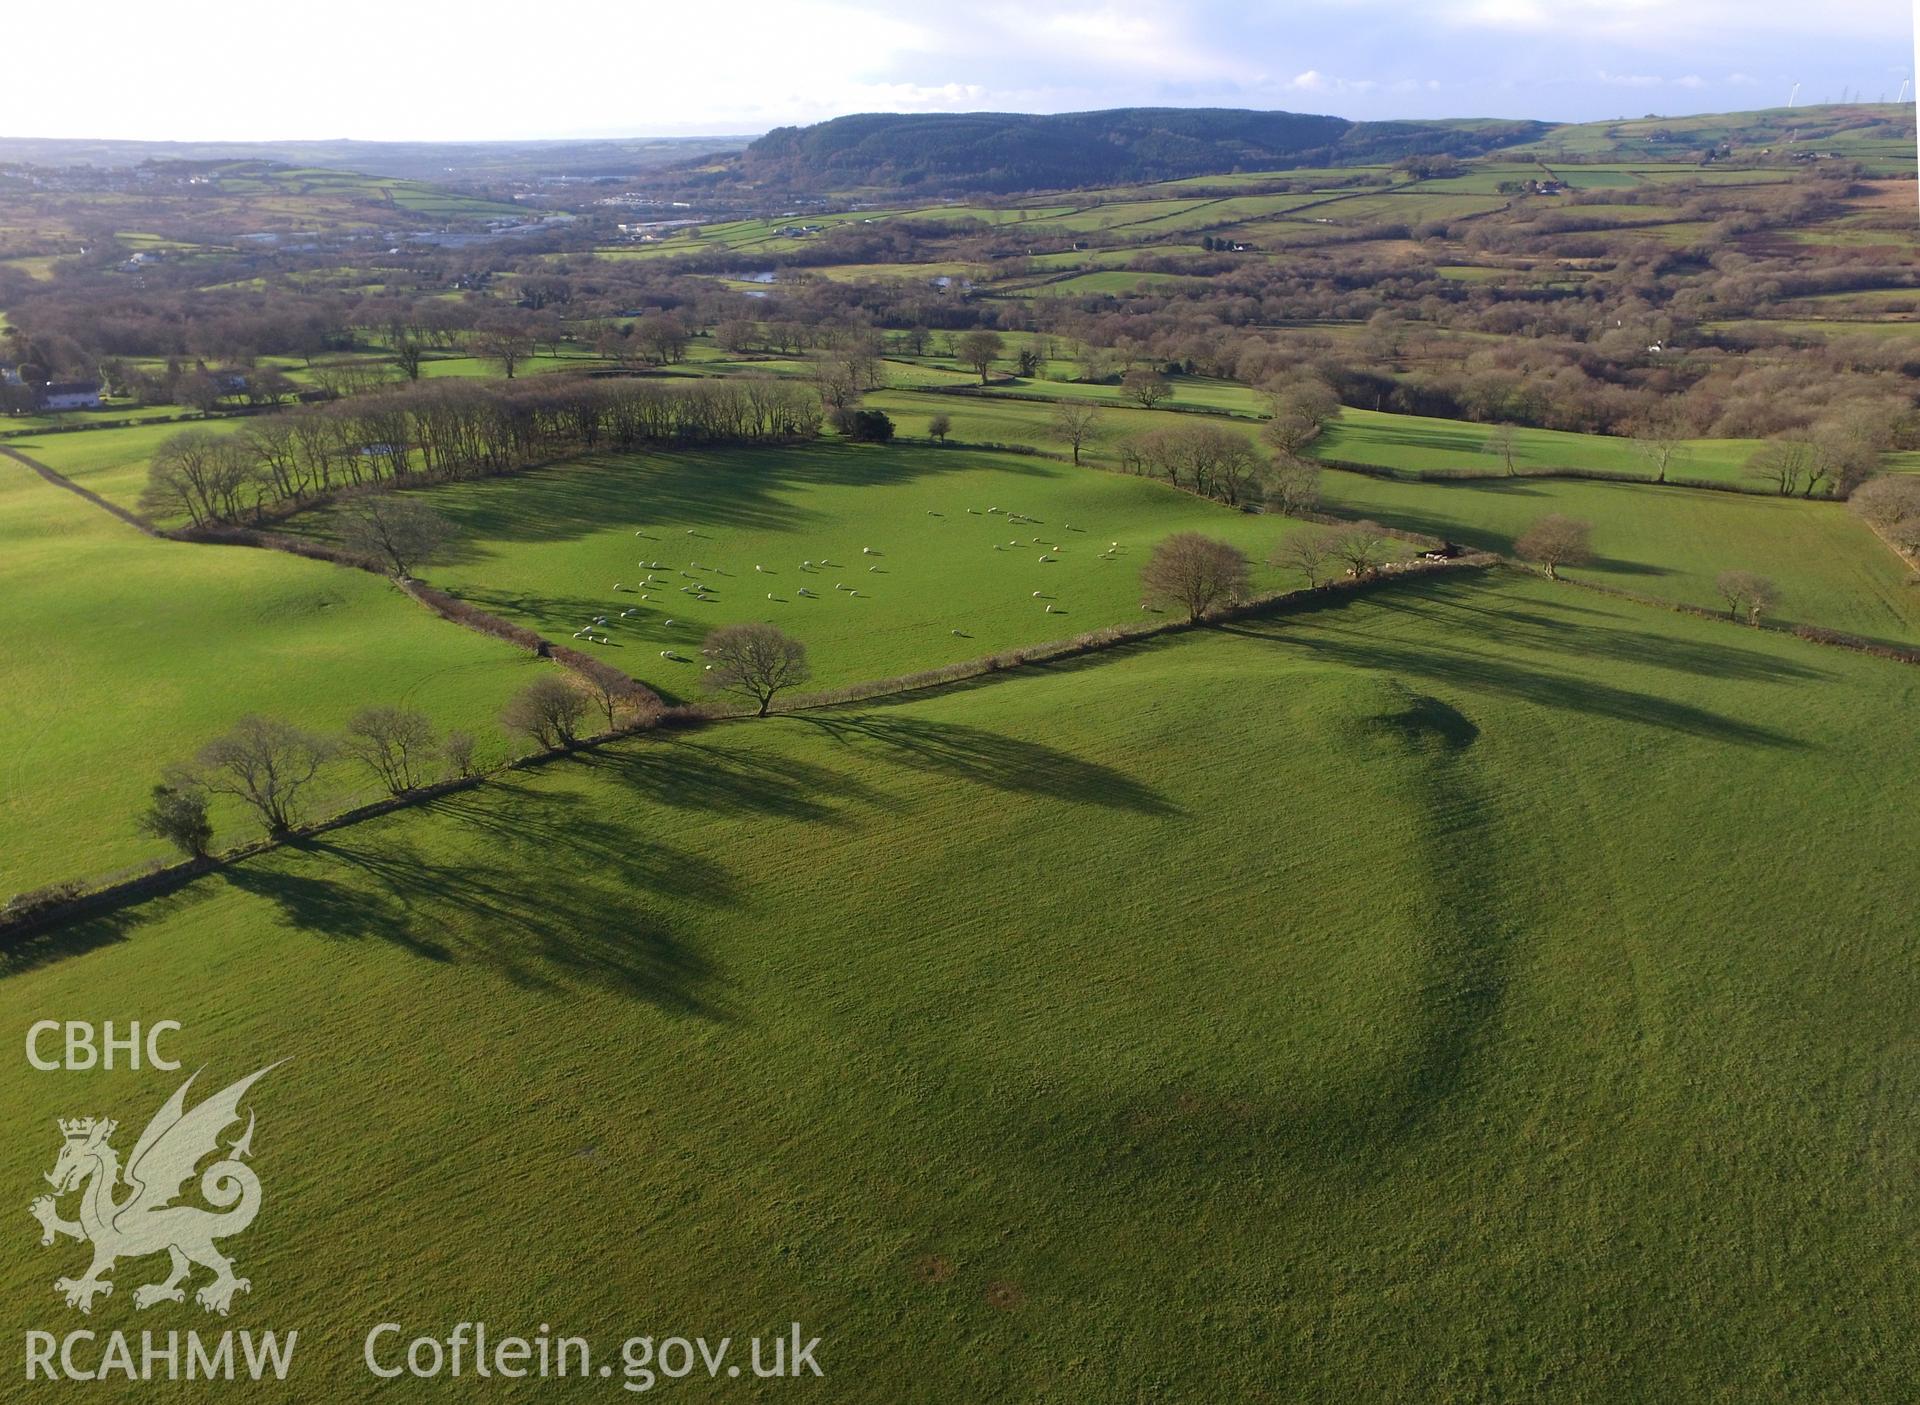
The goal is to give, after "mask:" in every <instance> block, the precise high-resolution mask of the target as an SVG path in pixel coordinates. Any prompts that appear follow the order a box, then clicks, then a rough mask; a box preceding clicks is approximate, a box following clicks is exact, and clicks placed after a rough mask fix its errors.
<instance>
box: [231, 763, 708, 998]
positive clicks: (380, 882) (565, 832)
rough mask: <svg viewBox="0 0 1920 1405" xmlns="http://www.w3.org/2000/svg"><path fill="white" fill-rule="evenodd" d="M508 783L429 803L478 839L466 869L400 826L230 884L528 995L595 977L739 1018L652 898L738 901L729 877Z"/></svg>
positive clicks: (336, 932) (321, 842)
mask: <svg viewBox="0 0 1920 1405" xmlns="http://www.w3.org/2000/svg"><path fill="white" fill-rule="evenodd" d="M508 789H509V793H508V794H507V795H504V796H488V797H486V798H484V799H482V798H478V797H476V796H473V795H457V796H452V797H446V798H443V799H442V800H439V801H436V802H433V804H432V805H431V806H430V807H429V808H431V809H433V810H436V811H438V812H439V813H440V814H442V815H443V816H444V817H445V818H447V819H448V820H450V821H452V822H454V823H455V824H458V825H461V826H463V827H464V828H465V829H466V830H467V831H468V837H469V839H470V840H471V842H470V843H465V844H462V845H461V846H460V852H461V853H462V855H463V856H462V857H460V858H458V859H448V858H445V857H442V856H441V854H439V853H435V854H431V855H430V854H428V853H425V852H423V851H422V850H421V849H420V848H418V847H417V846H416V845H414V844H413V843H411V842H409V841H408V840H407V839H406V838H405V837H404V836H403V835H402V834H401V833H400V832H399V831H398V830H397V829H396V828H395V827H394V826H392V825H372V826H363V827H361V828H359V829H356V830H353V831H336V832H335V833H333V834H330V835H327V836H325V837H323V838H316V839H309V840H304V841H301V842H299V843H297V844H295V845H292V846H290V852H288V853H287V854H285V855H284V856H275V857H274V859H272V860H270V861H263V862H260V863H257V864H241V865H236V866H235V867H234V868H232V869H229V870H226V871H225V875H224V876H225V877H226V879H227V881H228V882H229V883H230V884H232V886H234V887H236V888H239V889H241V890H242V891H244V892H247V893H250V894H252V895H254V896H256V897H259V898H262V899H264V900H266V901H269V902H271V903H273V904H274V905H275V906H277V907H278V908H279V909H280V911H281V913H282V914H283V915H284V916H285V918H286V920H287V921H288V923H289V924H290V925H292V926H294V927H296V928H298V929H300V930H302V931H307V932H312V933H314V934H316V935H319V936H322V937H327V938H331V939H334V940H367V939H372V940H378V941H385V942H388V943H390V944H392V945H394V946H396V947H399V948H400V949H402V950H405V951H408V952H410V953H411V954H413V955H416V956H419V957H421V958H423V959H426V960H430V961H435V962H441V963H447V964H458V963H464V962H471V963H474V964H478V965H482V966H485V967H487V968H489V969H491V970H494V971H496V972H498V973H500V974H502V975H503V976H505V977H506V978H507V979H508V980H510V981H512V982H513V983H514V984H516V985H519V986H523V987H526V988H528V989H533V990H542V991H553V992H562V991H565V990H566V989H568V988H570V987H571V986H574V985H576V984H581V983H584V984H589V985H592V986H595V987H598V988H602V989H606V990H612V991H615V992H617V993H620V994H624V995H628V996H631V997H633V998H635V999H639V1000H644V1001H646V1002H647V1003H649V1004H652V1005H655V1006H658V1007H659V1008H661V1009H663V1010H667V1011H670V1012H672V1013H676V1014H687V1015H697V1016H700V1017H702V1018H707V1019H726V1018H728V1017H729V1016H728V1015H727V1013H726V1011H725V1010H724V1007H723V1005H722V1003H721V999H720V994H719V988H720V985H721V980H720V977H719V974H718V972H717V971H716V970H715V969H714V967H713V965H712V963H711V962H710V961H709V960H708V959H707V958H706V957H705V956H704V955H703V954H702V953H701V952H699V951H698V950H697V949H696V948H695V947H694V946H693V945H692V944H691V943H690V942H689V941H688V940H687V938H686V937H685V936H684V935H682V934H681V933H680V932H678V931H676V930H675V928H674V927H673V926H672V925H671V923H670V922H669V921H668V919H667V918H666V917H665V916H664V915H663V914H662V913H661V912H660V911H658V910H655V909H653V908H652V907H650V906H649V905H648V904H647V903H646V902H645V895H647V894H659V895H667V894H671V895H672V896H674V897H675V898H679V899H692V900H696V901H698V902H700V903H703V904H706V905H708V906H716V907H727V906H733V905H736V904H737V903H738V901H739V897H738V893H737V891H736V885H735V883H734V881H733V879H732V877H731V875H730V874H729V873H727V871H726V870H724V869H722V868H720V867H719V866H718V865H716V864H713V863H712V862H711V861H709V860H706V859H704V858H701V857H700V856H698V855H694V854H690V853H687V852H685V851H683V850H678V849H674V848H672V847H670V846H667V845H664V844H660V843H656V842H653V841H650V840H646V839H643V838H641V837H640V836H638V835H636V834H635V833H633V832H632V831H630V830H625V829H621V828H619V827H618V826H615V825H612V824H608V823H606V822H605V821H603V820H599V819H597V818H596V817H594V816H593V815H592V814H591V813H590V812H589V811H588V809H587V806H586V802H585V801H583V800H581V799H579V798H578V797H575V796H570V795H564V794H553V793H548V792H542V791H536V790H533V789H532V788H530V787H526V786H522V785H511V786H509V787H508ZM467 854H472V855H473V856H472V857H466V856H465V855H467ZM321 865H325V866H326V867H325V869H321V867H320V866H321ZM334 872H340V873H346V874H350V875H352V876H351V877H348V878H335V877H332V876H330V874H331V873H334ZM429 934H430V935H429Z"/></svg>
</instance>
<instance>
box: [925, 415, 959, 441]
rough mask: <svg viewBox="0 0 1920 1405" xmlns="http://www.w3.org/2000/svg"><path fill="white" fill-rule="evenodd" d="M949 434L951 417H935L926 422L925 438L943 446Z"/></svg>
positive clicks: (951, 428) (951, 429) (951, 431)
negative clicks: (938, 442)
mask: <svg viewBox="0 0 1920 1405" xmlns="http://www.w3.org/2000/svg"><path fill="white" fill-rule="evenodd" d="M951 433H953V416H951V415H935V416H934V417H933V418H932V419H930V420H928V421H927V438H929V439H937V440H939V441H940V442H941V443H942V444H944V443H946V442H947V436H948V435H949V434H951Z"/></svg>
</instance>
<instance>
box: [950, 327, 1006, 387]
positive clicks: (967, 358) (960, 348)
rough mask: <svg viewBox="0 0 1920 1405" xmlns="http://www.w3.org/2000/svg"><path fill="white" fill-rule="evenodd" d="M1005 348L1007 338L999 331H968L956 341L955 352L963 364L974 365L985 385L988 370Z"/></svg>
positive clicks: (981, 381) (981, 382)
mask: <svg viewBox="0 0 1920 1405" xmlns="http://www.w3.org/2000/svg"><path fill="white" fill-rule="evenodd" d="M1005 349H1006V339H1005V338H1004V337H1002V336H1001V335H1000V334H999V333H998V332H987V331H979V332H968V333H967V334H966V335H965V336H963V337H961V338H960V340H959V341H957V342H956V343H954V348H953V354H954V355H955V356H957V357H958V358H959V359H960V363H961V364H962V365H965V366H971V367H973V369H974V371H975V372H976V373H978V375H979V377H980V384H982V385H985V384H986V383H987V372H988V371H989V370H991V369H992V368H993V363H994V362H995V361H998V360H999V359H1000V354H1001V352H1002V351H1004V350H1005Z"/></svg>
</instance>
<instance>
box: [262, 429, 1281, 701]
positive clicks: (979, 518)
mask: <svg viewBox="0 0 1920 1405" xmlns="http://www.w3.org/2000/svg"><path fill="white" fill-rule="evenodd" d="M422 491H423V493H424V495H425V496H426V497H427V498H428V499H429V500H430V501H431V502H432V503H433V505H434V506H435V507H436V508H438V509H439V510H440V511H442V512H443V513H445V514H446V515H447V516H448V517H449V518H451V519H452V520H453V522H454V524H455V526H456V529H457V530H458V533H459V538H458V542H459V545H458V549H457V551H456V552H455V553H454V554H453V555H452V556H451V557H450V559H448V560H447V561H446V562H445V564H442V565H437V566H435V567H433V568H432V569H431V570H430V571H428V572H426V573H425V574H426V575H428V576H429V577H430V578H431V580H432V581H433V583H434V584H435V585H437V586H439V587H440V588H442V589H445V590H450V591H452V592H453V593H454V594H456V595H459V596H460V597H462V598H463V599H466V600H470V601H472V602H473V603H474V604H476V605H479V606H481V607H482V608H484V609H487V610H490V611H492V612H494V613H495V614H499V615H502V616H505V617H506V618H509V619H512V620H516V621H518V622H520V623H522V624H526V625H529V626H531V627H532V628H534V629H537V630H539V631H540V632H541V633H543V634H545V635H547V637H549V638H553V639H559V640H561V641H562V642H565V641H566V640H567V637H568V636H569V635H572V634H574V633H575V632H577V631H579V630H580V629H581V628H582V626H584V625H586V624H587V623H588V622H589V621H590V620H592V619H594V618H595V617H596V616H600V615H605V616H607V623H606V625H605V626H604V628H596V630H595V631H594V633H595V634H596V635H597V636H601V637H605V638H606V639H607V640H608V643H607V644H605V645H593V646H587V645H585V644H583V645H582V647H591V649H592V650H593V651H594V652H597V653H599V654H600V655H601V656H602V657H604V658H606V659H607V661H608V662H610V663H612V664H613V665H614V666H615V667H617V668H620V669H621V670H623V671H624V672H627V673H630V674H632V675H633V676H635V677H638V678H643V679H645V680H646V681H647V683H649V684H650V685H651V686H653V687H655V688H656V689H658V690H659V691H660V692H661V693H663V694H664V695H667V696H669V697H679V698H690V697H697V696H699V694H700V676H701V674H702V673H703V672H704V668H703V666H702V663H701V661H700V654H699V647H700V643H701V641H702V639H704V638H705V636H706V635H707V633H708V632H709V631H711V630H712V629H714V628H716V627H718V626H720V625H723V624H733V623H737V622H740V621H745V620H767V621H770V622H772V623H774V624H777V625H779V626H780V627H781V628H782V629H784V630H786V631H787V632H788V633H790V634H792V635H794V636H795V637H796V638H798V639H800V640H802V641H804V642H805V643H806V644H807V646H808V649H809V651H810V653H811V656H812V663H813V668H814V674H815V679H816V682H818V683H821V684H825V685H839V684H845V683H853V682H858V681H862V680H866V679H874V678H884V677H889V676H892V675H895V674H903V673H911V672H916V671H919V670H922V669H927V668H933V667H937V666H939V665H943V664H948V663H955V662H959V661H961V660H964V659H970V658H975V657H978V656H980V655H982V654H987V653H994V652H998V651H1000V650H1003V649H1010V648H1015V647H1018V646H1021V645H1030V644H1039V643H1044V642H1047V641H1050V640H1055V639H1063V638H1066V637H1068V636H1071V635H1075V634H1081V633H1084V632H1086V631H1088V630H1093V629H1098V628H1100V627H1102V626H1105V625H1111V624H1117V623H1123V622H1127V621H1137V620H1140V619H1141V618H1143V617H1146V618H1157V616H1155V615H1151V614H1147V615H1143V612H1142V610H1141V605H1140V568H1141V566H1142V565H1143V564H1144V562H1145V561H1146V559H1147V555H1148V553H1149V551H1150V550H1151V548H1152V546H1153V544H1154V543H1155V542H1157V541H1159V540H1160V539H1161V538H1162V537H1165V536H1167V535H1168V534H1170V533H1173V532H1177V531H1184V530H1196V531H1204V532H1207V533H1210V534H1212V535H1215V536H1219V537H1224V538H1226V539H1228V540H1230V541H1233V542H1235V543H1236V544H1237V545H1239V546H1240V547H1241V548H1242V549H1243V550H1245V551H1246V552H1247V554H1248V555H1249V556H1250V557H1252V558H1253V559H1254V560H1255V562H1256V563H1263V562H1264V561H1265V560H1266V558H1267V556H1268V554H1269V553H1270V552H1271V551H1272V550H1273V549H1274V548H1275V547H1276V546H1277V544H1278V543H1279V542H1280V541H1281V540H1282V538H1284V537H1285V536H1286V535H1287V534H1288V533H1290V532H1294V531H1298V530H1301V528H1300V526H1299V524H1297V523H1293V522H1290V521H1288V520H1286V519H1284V518H1276V517H1264V516H1249V515H1246V514H1243V513H1240V512H1236V511H1234V510H1232V509H1230V508H1226V507H1223V506H1220V505H1219V504H1217V503H1212V502H1207V501H1205V500H1202V499H1199V498H1195V497H1193V496H1191V495H1189V494H1186V493H1182V492H1178V491H1176V490H1174V489H1172V488H1169V487H1167V486H1165V485H1163V484H1159V483H1151V482H1147V481H1145V480H1143V479H1139V478H1129V477H1123V476H1119V475H1114V474H1106V473H1099V472H1094V471H1091V470H1087V469H1075V468H1073V467H1072V466H1071V465H1068V464H1062V463H1057V462H1054V461H1052V460H1049V459H1044V458H1034V457H1027V456H1022V455H1011V454H994V453H983V452H980V451H976V450H971V449H961V448H946V449H937V448H928V447H925V446H919V445H893V446H848V445H842V444H835V443H825V444H820V445H815V446H811V447H806V448H799V449H792V450H784V451H772V450H758V451H746V452H735V453H723V452H710V453H692V454H664V453H662V454H638V455H632V456H601V457H595V458H589V459H584V460H580V461H576V462H573V463H569V464H565V465H560V466H557V467H554V468H549V469H541V470H538V471H535V472H532V473H527V474H523V475H520V476H518V477H516V478H513V479H493V480H487V481H479V482H471V483H455V484H447V485H442V486H439V487H434V488H431V489H426V490H422ZM1011 514H1022V517H1021V518H1020V519H1019V520H1013V519H1012V517H1011V516H1010V515H1011ZM297 522H298V519H296V524H297ZM316 525H317V526H320V527H322V528H323V526H324V524H316ZM639 533H644V535H638V534H639ZM1115 542H1118V543H1119V546H1118V547H1114V546H1113V545H1112V544H1113V543H1115ZM868 548H871V549H872V554H868V550H867V549H868ZM1043 558H1044V559H1043ZM641 562H648V563H655V562H657V563H659V564H658V566H655V567H651V568H650V567H648V566H642V565H641V564H640V563H641ZM808 562H812V563H813V564H812V565H811V566H808V565H807V564H806V563H808ZM696 563H697V564H696ZM756 567H764V568H765V569H764V570H757V569H756ZM1255 576H1256V581H1257V583H1258V585H1259V586H1260V587H1262V588H1265V589H1289V588H1292V587H1293V586H1295V585H1297V584H1299V581H1298V578H1297V577H1296V576H1293V575H1290V574H1287V573H1283V572H1280V571H1275V570H1269V569H1267V568H1266V567H1265V566H1264V565H1258V566H1257V569H1256V572H1255ZM648 579H653V580H656V581H658V582H659V584H658V586H657V587H654V588H648V587H647V586H646V585H645V582H646V581H647V580H648ZM615 585H619V586H621V587H622V589H620V590H619V591H616V590H615V589H614V586H615ZM803 592H805V593H803ZM669 652H670V653H671V654H672V655H673V657H671V658H669V657H666V656H665V655H666V654H667V653H669Z"/></svg>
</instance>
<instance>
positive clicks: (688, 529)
mask: <svg viewBox="0 0 1920 1405" xmlns="http://www.w3.org/2000/svg"><path fill="white" fill-rule="evenodd" d="M687 535H688V536H690V537H697V536H699V535H700V534H699V533H698V532H696V531H694V530H693V528H691V527H689V528H687Z"/></svg>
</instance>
